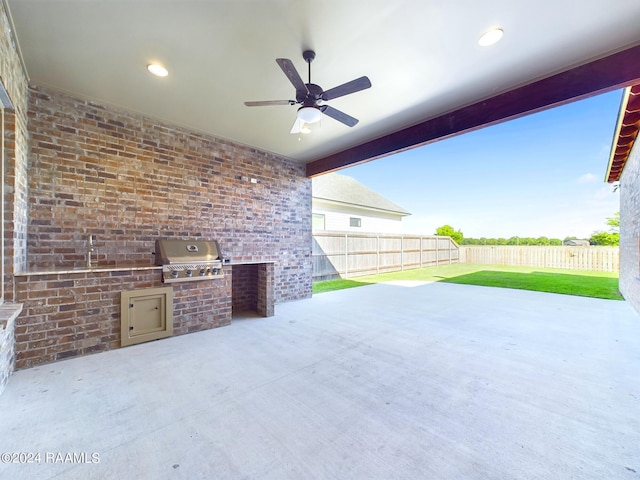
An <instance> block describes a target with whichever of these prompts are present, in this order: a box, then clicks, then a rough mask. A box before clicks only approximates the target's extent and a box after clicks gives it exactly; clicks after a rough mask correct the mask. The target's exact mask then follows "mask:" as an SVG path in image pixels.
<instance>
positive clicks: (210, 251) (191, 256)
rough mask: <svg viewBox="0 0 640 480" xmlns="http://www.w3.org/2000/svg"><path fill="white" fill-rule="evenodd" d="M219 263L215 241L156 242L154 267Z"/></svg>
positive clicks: (218, 253) (218, 249)
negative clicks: (192, 263) (193, 263)
mask: <svg viewBox="0 0 640 480" xmlns="http://www.w3.org/2000/svg"><path fill="white" fill-rule="evenodd" d="M216 260H217V261H220V260H221V258H220V247H219V246H218V242H216V241H215V240H197V241H195V240H156V265H172V264H179V263H189V262H213V261H216Z"/></svg>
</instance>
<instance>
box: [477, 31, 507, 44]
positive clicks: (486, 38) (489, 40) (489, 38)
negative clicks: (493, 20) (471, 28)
mask: <svg viewBox="0 0 640 480" xmlns="http://www.w3.org/2000/svg"><path fill="white" fill-rule="evenodd" d="M503 35H504V30H502V29H501V28H492V29H491V30H489V31H487V32H485V33H483V34H482V36H481V37H480V40H478V45H480V46H481V47H488V46H490V45H494V44H496V43H498V42H499V41H500V39H501V38H502V36H503Z"/></svg>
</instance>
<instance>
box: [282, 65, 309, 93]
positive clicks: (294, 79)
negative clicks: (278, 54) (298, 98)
mask: <svg viewBox="0 0 640 480" xmlns="http://www.w3.org/2000/svg"><path fill="white" fill-rule="evenodd" d="M276 62H277V63H278V65H280V68H281V69H282V71H283V72H284V74H285V75H286V76H287V78H288V79H289V81H290V82H291V83H292V84H293V86H294V87H296V92H300V93H301V94H303V95H304V96H307V95H309V89H308V88H307V86H306V85H305V83H304V81H303V80H302V78H301V77H300V74H299V73H298V71H297V70H296V67H294V66H293V62H292V61H291V60H289V59H288V58H276Z"/></svg>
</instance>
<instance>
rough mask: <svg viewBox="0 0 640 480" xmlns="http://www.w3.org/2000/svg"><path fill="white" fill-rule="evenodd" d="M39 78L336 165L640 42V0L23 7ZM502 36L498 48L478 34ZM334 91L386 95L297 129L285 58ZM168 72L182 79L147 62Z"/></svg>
mask: <svg viewBox="0 0 640 480" xmlns="http://www.w3.org/2000/svg"><path fill="white" fill-rule="evenodd" d="M8 4H9V7H10V9H11V14H12V17H13V21H14V26H15V32H16V35H17V38H18V42H19V45H20V48H21V51H22V54H23V57H24V61H25V64H26V67H27V71H28V74H29V77H30V82H31V83H32V84H36V85H48V86H50V87H54V88H56V89H59V90H63V91H66V92H70V93H72V94H74V95H76V96H80V97H85V98H90V99H93V100H96V101H99V102H104V103H106V104H110V105H114V106H120V107H124V108H125V109H127V110H131V111H136V112H140V113H143V114H145V115H148V116H151V117H154V118H157V119H159V120H163V121H165V122H169V123H171V124H175V125H179V126H183V127H187V128H189V129H193V130H196V131H200V132H205V133H209V134H212V135H214V136H216V137H220V138H225V139H229V140H232V141H234V142H238V143H241V144H245V145H250V146H252V147H255V148H259V149H262V150H266V151H269V152H274V153H276V154H279V155H282V156H284V157H288V158H291V159H294V160H297V161H300V162H309V161H313V160H316V159H318V158H322V157H324V156H326V155H329V154H332V153H336V152H338V151H341V150H344V149H345V148H348V147H351V146H354V145H357V144H360V143H363V142H365V141H368V140H371V139H373V138H377V137H379V136H381V135H384V134H388V133H391V132H394V131H397V130H400V129H402V128H404V127H407V126H410V125H413V124H416V123H419V122H421V121H424V120H426V119H429V118H432V117H435V116H437V115H439V114H442V113H445V112H449V111H452V110H455V109H457V108H459V107H461V106H464V105H468V104H471V103H475V102H476V101H479V100H482V99H485V98H488V97H492V96H494V95H496V94H498V93H501V92H504V91H508V90H511V89H513V88H514V87H517V86H522V85H525V84H528V83H530V82H531V81H533V80H537V79H540V78H543V77H546V76H549V75H550V74H553V73H557V72H560V71H563V70H566V69H568V68H570V67H573V66H576V65H579V64H582V63H585V62H587V61H589V60H592V59H595V58H598V57H602V56H605V55H607V54H609V53H611V52H614V51H619V50H621V49H623V48H626V47H629V46H633V45H636V44H638V43H640V1H638V0H606V1H605V0H580V1H576V0H535V1H521V0H518V1H514V0H485V1H477V0H458V1H455V2H454V1H451V0H394V1H389V0H314V1H309V0H253V1H250V0H209V1H206V0H8ZM495 26H499V27H501V28H503V29H504V31H505V35H504V38H503V39H502V41H501V42H500V43H498V44H497V45H494V46H492V47H480V46H479V45H478V38H479V37H480V35H481V34H482V33H483V32H484V31H486V30H487V29H489V28H491V27H495ZM305 49H313V50H315V51H316V54H317V56H316V59H315V61H314V62H313V64H312V81H313V83H317V84H319V85H320V86H322V87H323V88H324V89H325V90H327V89H329V88H332V87H334V86H337V85H339V84H342V83H344V82H347V81H350V80H352V79H354V78H356V77H360V76H362V75H367V76H368V77H369V78H370V80H371V83H372V84H373V86H372V87H371V88H370V89H368V90H364V91H361V92H358V93H354V94H352V95H350V96H346V97H341V98H338V99H334V100H332V101H331V102H328V103H329V104H330V105H331V106H332V107H334V108H337V109H339V110H342V111H344V112H346V113H348V114H350V115H352V116H354V117H356V118H358V119H360V123H359V124H358V125H356V126H355V127H354V128H349V127H346V126H345V125H343V124H341V123H338V122H336V121H335V120H333V119H331V118H327V117H325V118H324V119H323V120H322V123H321V126H320V128H319V129H316V130H315V131H314V132H312V133H311V134H309V135H292V134H290V133H289V131H290V129H291V126H292V124H293V121H294V119H295V113H296V108H297V106H269V107H251V108H250V107H246V106H244V104H243V102H244V101H246V100H282V99H289V98H294V97H295V93H294V87H293V86H292V85H291V83H290V82H289V81H288V79H287V78H286V77H285V75H284V73H283V72H282V70H281V69H280V67H279V66H278V65H277V64H276V62H275V59H276V58H278V57H284V58H290V59H291V60H292V61H293V62H294V64H295V66H296V67H297V69H298V71H299V73H300V75H301V77H302V78H303V79H304V80H305V81H306V80H307V70H306V68H307V65H306V63H305V62H304V60H303V59H302V51H303V50H305ZM153 61H156V62H160V63H162V64H163V65H165V66H166V67H167V68H168V69H169V76H168V77H166V78H157V77H154V76H152V75H151V74H149V73H148V72H147V70H146V65H147V64H148V63H150V62H153Z"/></svg>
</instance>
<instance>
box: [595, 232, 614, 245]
mask: <svg viewBox="0 0 640 480" xmlns="http://www.w3.org/2000/svg"><path fill="white" fill-rule="evenodd" d="M589 243H590V244H591V245H600V246H603V245H606V246H615V245H620V234H619V233H617V232H613V233H611V232H602V231H599V232H593V235H591V238H590V239H589Z"/></svg>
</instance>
